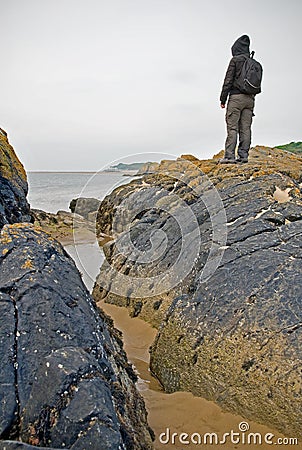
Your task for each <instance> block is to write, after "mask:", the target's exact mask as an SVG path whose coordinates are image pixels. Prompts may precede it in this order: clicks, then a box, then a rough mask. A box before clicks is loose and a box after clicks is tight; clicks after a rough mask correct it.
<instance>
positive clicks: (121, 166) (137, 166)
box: [111, 162, 146, 170]
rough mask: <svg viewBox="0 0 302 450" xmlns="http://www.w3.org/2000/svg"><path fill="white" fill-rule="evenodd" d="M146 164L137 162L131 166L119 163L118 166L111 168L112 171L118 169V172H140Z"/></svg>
mask: <svg viewBox="0 0 302 450" xmlns="http://www.w3.org/2000/svg"><path fill="white" fill-rule="evenodd" d="M144 164H146V163H144V162H137V163H130V164H125V163H119V164H116V165H115V166H111V169H116V170H139V169H140V168H141V167H142V166H143V165H144Z"/></svg>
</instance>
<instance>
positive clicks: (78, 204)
mask: <svg viewBox="0 0 302 450" xmlns="http://www.w3.org/2000/svg"><path fill="white" fill-rule="evenodd" d="M100 203H101V201H100V200H98V199H96V198H85V197H79V198H74V199H73V200H71V202H70V204H69V209H70V210H71V212H72V213H76V214H80V215H81V216H83V217H84V218H85V219H87V220H91V219H93V221H94V219H95V215H96V211H97V210H98V209H99V206H100ZM90 213H94V216H89V214H90Z"/></svg>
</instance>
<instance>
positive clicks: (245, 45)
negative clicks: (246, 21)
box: [220, 34, 250, 105]
mask: <svg viewBox="0 0 302 450" xmlns="http://www.w3.org/2000/svg"><path fill="white" fill-rule="evenodd" d="M231 50H232V55H233V57H232V59H231V61H230V63H229V66H228V68H227V71H226V74H225V78H224V82H223V86H222V90H221V95H220V103H221V104H223V105H225V103H226V101H227V98H228V95H232V94H241V93H242V92H241V91H240V90H239V89H238V88H236V85H235V84H236V83H235V80H236V78H238V77H239V75H240V73H241V70H242V67H243V64H244V61H245V60H246V57H249V56H250V38H249V37H248V36H247V35H246V34H244V35H243V36H240V38H238V39H237V40H236V41H235V42H234V44H233V45H232V49H231Z"/></svg>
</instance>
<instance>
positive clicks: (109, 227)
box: [93, 147, 302, 436]
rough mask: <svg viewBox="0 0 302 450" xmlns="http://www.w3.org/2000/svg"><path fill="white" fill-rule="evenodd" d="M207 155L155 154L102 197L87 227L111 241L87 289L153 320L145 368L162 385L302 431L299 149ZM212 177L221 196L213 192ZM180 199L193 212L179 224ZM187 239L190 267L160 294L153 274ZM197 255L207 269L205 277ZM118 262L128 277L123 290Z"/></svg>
mask: <svg viewBox="0 0 302 450" xmlns="http://www.w3.org/2000/svg"><path fill="white" fill-rule="evenodd" d="M217 158H219V155H217V157H215V158H214V159H213V160H208V161H198V160H196V158H194V157H191V156H190V155H186V156H184V157H183V159H182V160H179V161H173V162H172V161H164V162H162V163H161V165H160V166H159V170H158V172H157V173H156V174H153V175H147V176H145V177H143V178H142V179H140V180H134V181H132V182H131V183H130V184H128V185H126V186H121V187H120V188H118V189H117V190H115V191H114V192H113V193H112V194H111V195H109V196H108V197H106V198H105V199H104V201H103V202H102V204H101V206H100V209H99V215H98V225H97V232H98V233H107V234H111V235H112V236H113V237H114V238H115V241H114V242H110V243H108V244H106V245H105V246H104V251H105V255H106V259H107V260H106V261H105V263H104V264H103V266H102V268H101V272H100V275H99V278H98V280H97V281H98V283H97V284H96V285H95V288H94V293H93V295H94V297H95V299H96V300H98V299H103V298H105V301H107V302H110V303H115V304H118V305H123V306H127V307H128V308H129V312H130V314H131V315H133V316H139V317H141V318H143V319H144V320H147V321H148V322H150V323H152V324H153V325H155V326H157V327H158V329H159V331H158V335H157V338H156V341H155V343H154V344H153V346H152V350H151V369H152V371H153V373H154V374H155V375H156V377H157V378H158V379H159V380H160V381H161V383H162V385H163V386H164V388H165V389H166V390H167V391H168V392H173V391H177V390H187V391H191V392H192V393H193V394H194V395H199V396H203V397H206V398H208V399H211V400H215V401H216V402H217V403H219V404H220V405H221V406H222V407H223V408H225V409H228V410H230V411H233V412H236V413H239V414H241V415H242V416H244V417H246V418H247V419H253V420H256V421H258V422H262V423H265V424H267V425H270V426H272V427H273V428H277V429H279V430H280V431H282V432H284V433H286V434H288V435H294V436H296V435H297V436H301V430H300V423H301V406H302V403H301V393H302V385H301V373H302V341H301V331H302V305H301V299H302V285H301V282H300V281H299V280H300V274H301V269H302V262H301V261H302V260H301V256H302V236H301V234H302V227H301V224H302V201H301V187H302V185H301V182H302V159H301V158H299V157H297V156H295V155H291V154H289V153H286V152H282V151H281V150H277V149H269V148H265V147H256V148H255V149H253V150H252V151H251V158H250V162H249V163H248V164H245V165H232V166H229V167H225V166H221V165H218V164H217ZM188 164H189V165H188ZM213 185H214V186H215V189H216V190H217V191H218V192H219V196H220V199H221V202H222V203H219V202H216V203H215V201H212V200H213V199H214V200H215V198H214V197H213V196H212V194H213ZM278 189H279V192H284V193H285V194H284V195H283V196H281V197H282V200H280V201H278V198H281V197H280V196H279V197H276V194H275V193H276V191H278ZM177 199H178V200H179V201H177ZM206 199H209V200H210V201H209V202H208V204H207V205H206V203H207V200H206ZM182 202H185V204H186V207H185V208H183V203H182ZM186 208H189V209H190V211H191V212H193V214H194V217H195V219H194V220H192V221H191V220H189V219H187V224H186V226H185V227H184V226H183V225H182V226H180V225H179V224H180V223H181V222H182V216H184V217H187V218H188V217H189V216H188V215H187V213H188V209H186ZM222 210H224V212H225V223H223V220H222V219H223V214H221V213H222ZM117 217H118V220H116V218H117ZM215 217H216V219H213V218H215ZM217 218H219V220H217ZM213 220H214V222H215V221H216V224H215V227H216V231H215V233H214V231H213V228H214V225H213V223H214V222H213ZM183 222H184V220H183ZM129 226H130V231H129ZM158 230H160V232H161V234H160V235H158V238H157V239H155V238H154V236H155V235H154V233H155V232H156V233H158ZM224 230H226V233H225V236H224V237H225V239H223V234H224V233H223V231H224ZM197 231H199V232H198V233H197ZM162 232H163V233H162ZM183 241H185V246H183V245H182V242H183ZM125 242H126V243H125ZM213 245H214V251H212V250H213ZM196 247H197V248H198V257H196V258H194V260H193V263H192V267H191V271H190V272H188V273H181V275H182V276H181V277H180V279H179V283H172V282H171V277H170V278H166V283H167V286H169V287H170V289H169V290H168V291H166V292H165V291H164V290H162V292H161V293H158V292H157V287H158V285H159V282H158V281H157V282H156V283H152V278H153V279H154V280H155V279H156V280H158V279H157V278H155V277H156V276H157V275H159V274H160V273H162V274H165V273H166V272H167V271H169V270H170V268H171V267H172V266H173V265H175V264H176V263H175V262H176V261H177V260H178V258H179V256H180V255H181V256H182V258H183V261H188V260H190V258H191V256H192V254H194V251H195V248H196ZM123 250H124V251H123ZM152 251H153V253H152ZM156 251H157V252H158V253H156ZM142 254H147V255H148V258H149V260H148V261H146V260H143V259H142ZM156 255H160V257H158V258H155V257H154V256H156ZM217 255H218V256H219V258H217ZM206 263H210V266H211V263H213V266H212V267H214V269H215V270H213V271H212V274H211V277H210V278H207V277H205V276H204V275H205V264H206ZM112 268H114V270H115V271H116V272H114V271H112ZM117 272H118V273H122V274H123V275H125V276H126V277H128V279H129V280H128V282H125V283H124V285H123V286H122V288H121V287H117V286H116V285H115V279H116V275H115V277H113V276H112V274H113V273H117ZM172 274H173V275H174V277H175V279H176V281H178V280H177V276H178V272H177V271H174V272H172ZM135 278H138V279H140V280H141V281H140V282H137V281H136V279H135ZM146 278H148V280H149V284H148V285H146V284H144V281H143V280H144V279H146ZM124 279H125V280H126V278H124ZM146 286H147V287H146Z"/></svg>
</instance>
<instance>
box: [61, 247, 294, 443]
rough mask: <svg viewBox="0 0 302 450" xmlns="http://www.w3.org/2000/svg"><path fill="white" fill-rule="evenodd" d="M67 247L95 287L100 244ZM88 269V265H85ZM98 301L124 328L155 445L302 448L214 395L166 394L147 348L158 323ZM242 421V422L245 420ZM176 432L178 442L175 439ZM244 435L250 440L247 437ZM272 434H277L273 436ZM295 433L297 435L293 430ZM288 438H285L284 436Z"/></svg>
mask: <svg viewBox="0 0 302 450" xmlns="http://www.w3.org/2000/svg"><path fill="white" fill-rule="evenodd" d="M65 248H66V249H67V251H68V252H69V253H70V254H71V256H72V257H73V258H74V260H75V262H76V264H77V266H78V267H79V269H80V271H81V272H82V273H83V279H84V281H85V282H86V285H87V287H88V289H90V290H91V288H92V285H93V279H95V276H96V274H97V273H98V270H99V267H100V263H101V260H102V258H103V257H102V255H101V256H100V254H99V249H97V248H96V246H95V245H92V244H91V243H90V244H89V243H87V244H86V245H85V244H81V245H80V246H77V249H76V250H77V251H75V248H73V246H71V245H68V246H66V247H65ZM84 269H85V270H84ZM98 306H99V307H100V308H102V309H103V310H104V311H105V313H106V314H108V315H109V316H111V317H112V319H113V320H114V325H115V327H116V328H118V329H119V330H120V331H121V332H122V333H123V341H124V348H125V351H126V352H127V355H128V359H129V361H130V362H131V363H132V364H133V365H134V367H135V369H136V372H137V374H138V376H139V381H138V383H137V386H138V389H139V391H140V393H141V395H142V396H143V397H144V400H145V403H146V408H147V411H148V421H149V424H150V426H151V428H152V429H153V431H154V433H155V436H156V440H155V442H154V448H155V450H164V449H169V450H173V449H177V450H185V449H189V450H191V449H205V450H210V449H211V450H213V449H215V448H216V449H221V450H223V449H226V450H235V449H236V450H246V449H250V450H262V449H263V450H269V449H272V448H276V447H277V448H278V449H280V450H281V449H285V448H287V449H288V448H292V449H297V450H298V449H299V450H302V445H301V444H298V445H290V444H289V443H288V444H278V441H277V440H278V439H283V438H284V436H283V435H282V434H280V433H279V432H277V431H276V430H272V429H271V428H268V427H266V426H264V425H260V424H258V423H255V422H253V421H250V420H246V419H244V418H243V417H241V416H239V415H234V414H231V413H228V412H225V411H223V410H222V409H221V408H220V407H219V406H218V405H216V404H215V403H213V402H211V401H207V400H205V399H203V398H200V397H194V396H193V395H192V394H191V393H188V392H176V393H173V394H167V393H165V392H164V391H163V389H162V387H161V385H160V384H159V382H158V381H157V380H156V379H155V378H154V377H153V376H152V375H151V373H150V371H149V348H150V346H151V344H152V342H153V340H154V338H155V335H156V329H154V328H152V327H151V326H150V325H149V324H147V323H146V322H144V321H143V320H141V319H139V318H131V317H129V315H128V311H127V309H126V308H121V307H117V306H114V305H110V304H107V303H105V302H104V301H102V302H99V303H98ZM242 423H244V424H247V426H248V427H249V430H248V431H246V432H245V433H244V432H241V431H240V430H239V424H242ZM241 426H242V425H241ZM167 429H169V434H170V436H169V441H168V442H167V443H161V442H160V440H159V436H160V435H161V433H165V435H164V436H162V441H164V442H165V441H167V437H168V435H167ZM232 430H233V431H234V433H239V435H235V436H234V440H236V439H240V442H238V443H232V442H231V440H230V437H229V436H228V437H227V438H226V442H225V443H224V444H223V443H218V444H217V445H215V444H214V443H212V444H210V443H209V440H208V441H207V442H208V443H207V444H204V443H202V445H200V444H193V443H192V442H190V444H182V443H180V441H179V436H180V434H181V433H186V434H188V437H187V438H184V439H183V440H185V441H187V440H189V441H190V439H191V437H192V435H193V434H194V433H198V434H199V435H201V436H202V437H203V436H204V435H205V434H206V433H216V434H217V436H218V438H219V442H220V441H221V440H222V439H223V435H224V433H231V431H232ZM172 433H177V436H176V437H175V443H172V436H171V435H172ZM249 433H259V434H260V435H261V439H262V443H261V444H260V443H259V436H258V441H257V444H253V440H251V443H250V444H248V443H247V439H248V435H249ZM268 433H269V434H270V437H269V440H270V441H271V442H272V443H271V444H269V443H265V436H266V435H267V434H268ZM243 435H244V436H245V440H246V443H243V442H242V441H243V439H244V436H243ZM271 435H274V436H273V437H272V436H271ZM292 438H295V436H292ZM286 442H287V441H286Z"/></svg>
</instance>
